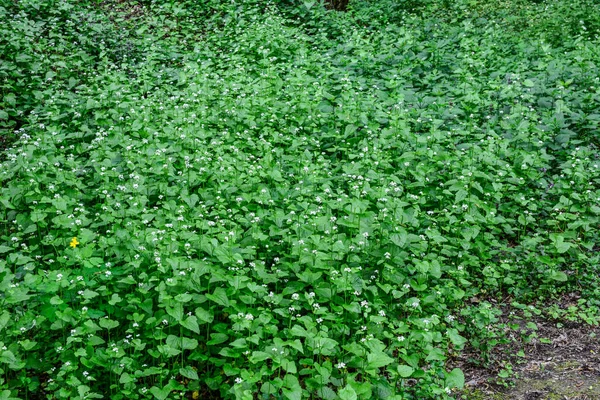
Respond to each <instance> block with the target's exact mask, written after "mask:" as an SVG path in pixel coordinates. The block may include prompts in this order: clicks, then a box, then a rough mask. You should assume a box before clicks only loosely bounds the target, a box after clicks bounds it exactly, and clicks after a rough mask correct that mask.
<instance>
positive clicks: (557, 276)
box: [550, 270, 569, 282]
mask: <svg viewBox="0 0 600 400" xmlns="http://www.w3.org/2000/svg"><path fill="white" fill-rule="evenodd" d="M550 279H552V280H555V281H558V282H566V281H568V280H569V277H568V276H567V274H565V273H564V272H562V271H555V270H551V271H550Z"/></svg>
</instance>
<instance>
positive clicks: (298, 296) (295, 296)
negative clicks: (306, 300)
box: [292, 293, 300, 300]
mask: <svg viewBox="0 0 600 400" xmlns="http://www.w3.org/2000/svg"><path fill="white" fill-rule="evenodd" d="M299 298H300V295H299V294H298V293H294V294H293V295H292V299H293V300H298V299H299Z"/></svg>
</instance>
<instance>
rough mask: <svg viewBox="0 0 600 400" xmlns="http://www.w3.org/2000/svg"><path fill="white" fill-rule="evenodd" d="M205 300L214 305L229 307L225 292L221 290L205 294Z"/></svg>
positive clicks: (217, 289)
mask: <svg viewBox="0 0 600 400" xmlns="http://www.w3.org/2000/svg"><path fill="white" fill-rule="evenodd" d="M206 298H207V299H209V300H212V301H214V302H215V303H217V304H219V305H221V306H223V307H229V298H227V291H226V290H225V289H223V288H216V289H215V291H214V292H213V294H207V295H206Z"/></svg>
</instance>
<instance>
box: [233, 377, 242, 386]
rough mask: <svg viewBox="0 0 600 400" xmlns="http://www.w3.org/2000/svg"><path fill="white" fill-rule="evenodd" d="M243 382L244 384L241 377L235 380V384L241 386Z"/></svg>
mask: <svg viewBox="0 0 600 400" xmlns="http://www.w3.org/2000/svg"><path fill="white" fill-rule="evenodd" d="M242 382H244V380H243V379H242V378H240V377H237V378H235V383H237V384H240V383H242Z"/></svg>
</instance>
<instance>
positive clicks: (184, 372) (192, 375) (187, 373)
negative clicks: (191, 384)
mask: <svg viewBox="0 0 600 400" xmlns="http://www.w3.org/2000/svg"><path fill="white" fill-rule="evenodd" d="M179 374H180V375H181V376H183V377H186V378H188V379H191V380H194V381H197V380H199V378H198V373H197V372H196V370H195V369H194V368H192V367H184V368H179Z"/></svg>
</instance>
